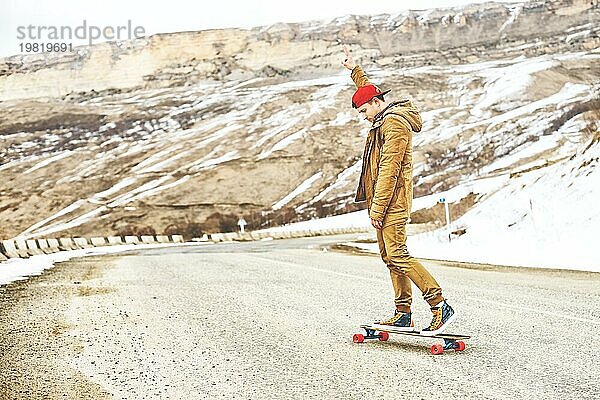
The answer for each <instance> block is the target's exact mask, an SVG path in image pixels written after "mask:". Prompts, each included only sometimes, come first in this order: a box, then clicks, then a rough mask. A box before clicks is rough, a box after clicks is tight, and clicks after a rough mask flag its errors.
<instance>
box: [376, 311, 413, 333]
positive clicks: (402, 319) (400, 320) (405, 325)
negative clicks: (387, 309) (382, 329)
mask: <svg viewBox="0 0 600 400" xmlns="http://www.w3.org/2000/svg"><path fill="white" fill-rule="evenodd" d="M375 323H376V324H377V325H389V326H393V327H394V328H397V329H398V330H400V331H406V332H412V331H414V330H415V324H414V323H413V320H412V314H411V313H403V312H398V311H396V313H395V314H394V316H393V317H392V318H390V319H388V320H386V321H380V322H375Z"/></svg>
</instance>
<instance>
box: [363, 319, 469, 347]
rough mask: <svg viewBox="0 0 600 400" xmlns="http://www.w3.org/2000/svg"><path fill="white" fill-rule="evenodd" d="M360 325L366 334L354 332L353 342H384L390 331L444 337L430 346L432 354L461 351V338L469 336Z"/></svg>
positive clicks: (399, 333)
mask: <svg viewBox="0 0 600 400" xmlns="http://www.w3.org/2000/svg"><path fill="white" fill-rule="evenodd" d="M360 327H361V328H363V329H364V330H365V332H366V335H363V334H362V333H356V334H355V335H354V336H353V337H352V341H353V342H354V343H362V342H364V341H365V340H366V339H379V340H380V341H382V342H384V341H386V340H388V339H389V337H390V335H389V334H390V333H395V334H398V335H408V336H418V337H423V338H432V339H444V344H443V345H441V344H434V345H433V346H431V348H430V351H431V353H432V354H442V353H443V352H444V350H454V351H463V350H464V349H465V342H463V340H467V339H470V338H471V336H467V335H454V334H450V333H440V334H438V335H433V336H429V335H424V334H422V333H421V332H419V331H408V332H407V331H402V330H399V329H397V328H394V327H393V326H390V325H379V324H364V325H361V326H360ZM377 332H380V333H377Z"/></svg>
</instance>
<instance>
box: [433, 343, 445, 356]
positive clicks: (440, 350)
mask: <svg viewBox="0 0 600 400" xmlns="http://www.w3.org/2000/svg"><path fill="white" fill-rule="evenodd" d="M443 352H444V347H442V345H441V344H434V345H433V346H431V354H442V353H443Z"/></svg>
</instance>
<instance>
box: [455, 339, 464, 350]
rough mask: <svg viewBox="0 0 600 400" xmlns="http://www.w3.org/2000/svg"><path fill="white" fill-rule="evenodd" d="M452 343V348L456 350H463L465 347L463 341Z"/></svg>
mask: <svg viewBox="0 0 600 400" xmlns="http://www.w3.org/2000/svg"><path fill="white" fill-rule="evenodd" d="M454 345H455V346H456V347H455V348H454V350H456V351H463V350H464V349H465V342H463V341H458V342H456V343H455V344H454Z"/></svg>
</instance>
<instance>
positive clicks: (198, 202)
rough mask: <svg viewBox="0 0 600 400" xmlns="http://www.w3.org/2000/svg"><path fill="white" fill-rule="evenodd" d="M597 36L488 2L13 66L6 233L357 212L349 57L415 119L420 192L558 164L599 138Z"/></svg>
mask: <svg viewBox="0 0 600 400" xmlns="http://www.w3.org/2000/svg"><path fill="white" fill-rule="evenodd" d="M599 32H600V6H599V5H598V1H597V0H592V1H590V0H587V1H579V0H569V1H567V0H559V1H536V2H527V3H522V4H515V3H510V4H500V3H486V4H480V5H471V6H467V7H464V8H460V9H458V8H457V9H435V10H426V11H411V12H405V13H400V14H397V15H377V16H345V17H340V18H337V19H334V20H332V21H317V22H307V23H301V24H276V25H273V26H270V27H260V28H255V29H251V30H240V29H227V30H211V31H201V32H186V33H176V34H164V35H155V36H152V37H150V38H147V39H143V40H136V41H131V42H116V43H106V44H99V45H94V46H91V47H81V48H78V49H77V51H76V52H75V53H74V54H64V55H55V54H47V55H43V56H42V55H27V56H13V57H8V58H5V59H3V60H0V88H1V90H0V136H1V137H2V144H1V145H0V217H1V218H2V221H3V223H2V226H1V228H0V229H2V231H1V232H0V234H1V235H3V236H5V237H12V236H16V235H22V236H27V237H32V236H53V235H61V236H62V235H103V234H114V233H118V232H121V233H124V232H135V231H136V230H137V231H139V230H142V231H143V230H152V229H154V230H155V231H156V232H157V233H162V232H166V233H174V232H175V231H177V232H181V231H182V230H186V232H187V231H189V232H191V233H190V234H197V233H198V232H201V231H210V230H221V229H226V228H228V227H231V226H232V225H234V224H235V221H236V220H237V218H238V217H239V216H244V218H245V219H246V221H248V222H250V228H258V227H260V226H265V224H269V223H281V222H288V221H291V220H298V219H303V218H310V217H313V216H316V215H326V214H335V213H340V212H344V211H348V210H354V209H356V208H357V207H358V205H356V204H353V202H352V199H353V193H354V190H355V187H356V182H357V177H358V173H359V171H360V157H361V152H362V147H363V142H364V137H365V135H366V132H367V129H368V124H366V123H365V122H360V121H359V120H358V118H357V116H356V114H355V112H354V111H353V110H352V109H351V108H350V107H349V105H350V96H351V94H352V92H353V90H354V87H353V85H352V82H351V80H350V78H349V73H348V72H347V71H346V70H343V69H342V67H341V66H340V59H341V54H342V50H341V49H342V45H343V44H348V45H349V46H350V48H351V50H352V52H353V54H354V56H355V59H356V60H357V61H358V62H360V63H361V65H363V67H364V69H365V70H366V71H367V72H368V73H369V74H370V76H371V78H372V80H373V81H374V82H375V83H377V84H378V85H379V86H381V87H383V88H390V89H392V90H393V92H392V95H393V97H397V98H402V97H410V98H412V99H413V100H414V101H415V103H416V104H417V105H418V106H419V107H420V108H421V110H422V112H423V117H424V120H425V128H424V130H423V132H422V133H420V134H418V136H416V138H415V143H414V144H415V172H416V174H417V176H415V183H416V187H415V192H416V195H417V196H424V195H428V194H432V193H435V192H437V191H441V190H447V189H451V188H452V187H455V186H457V185H461V184H464V183H465V182H469V181H472V180H475V179H482V178H486V177H495V176H501V175H502V176H504V175H506V176H517V175H519V176H520V175H522V174H527V173H528V171H538V170H540V169H544V168H547V167H549V166H551V165H554V164H556V163H561V162H565V160H568V159H569V158H571V157H573V156H576V155H577V154H581V152H582V150H583V149H585V148H586V146H589V144H590V141H591V140H593V139H592V138H593V135H594V132H595V131H594V129H593V128H591V127H593V124H594V121H595V117H594V115H596V114H595V111H594V110H597V109H598V108H599V106H598V93H599V88H598V84H597V83H598V82H599V80H600V68H598V65H600V63H599V61H600V60H599V59H600V50H599V48H600V36H599ZM594 143H596V142H594ZM591 162H592V163H594V162H595V163H597V162H598V161H597V160H595V161H593V160H592V161H591ZM536 173H539V171H538V172H536ZM481 195H485V193H481ZM471 197H472V196H471Z"/></svg>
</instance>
